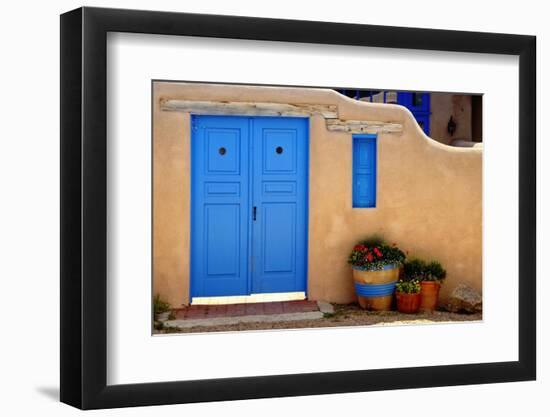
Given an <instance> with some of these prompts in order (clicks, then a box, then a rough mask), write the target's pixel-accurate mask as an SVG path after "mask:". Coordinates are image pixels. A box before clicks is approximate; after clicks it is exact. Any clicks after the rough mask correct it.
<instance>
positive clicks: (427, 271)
mask: <svg viewBox="0 0 550 417" xmlns="http://www.w3.org/2000/svg"><path fill="white" fill-rule="evenodd" d="M446 276H447V271H445V269H444V268H443V266H442V265H441V264H440V263H439V262H437V261H431V262H429V263H426V262H425V261H423V260H422V259H417V258H414V259H411V260H409V261H407V262H405V263H404V264H403V279H404V280H405V281H411V280H418V281H439V282H441V281H443V280H444V279H445V277H446Z"/></svg>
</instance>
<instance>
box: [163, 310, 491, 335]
mask: <svg viewBox="0 0 550 417" xmlns="http://www.w3.org/2000/svg"><path fill="white" fill-rule="evenodd" d="M481 319H482V315H481V314H456V313H449V312H447V311H434V312H433V313H418V314H402V313H399V312H397V311H384V312H375V311H365V310H363V309H361V308H360V307H359V306H358V305H357V304H346V305H338V304H336V305H334V313H333V314H325V316H324V318H322V319H318V320H300V321H286V322H274V323H239V324H231V325H223V326H200V327H193V328H188V329H178V328H174V327H170V328H163V329H157V330H156V331H155V333H156V334H166V333H204V332H234V331H241V330H245V331H250V330H272V329H304V328H314V327H348V326H372V325H403V324H426V323H433V322H463V321H480V320H481Z"/></svg>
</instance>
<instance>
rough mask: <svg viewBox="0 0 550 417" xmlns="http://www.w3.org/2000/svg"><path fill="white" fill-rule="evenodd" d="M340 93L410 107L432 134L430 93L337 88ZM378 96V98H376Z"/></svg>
mask: <svg viewBox="0 0 550 417" xmlns="http://www.w3.org/2000/svg"><path fill="white" fill-rule="evenodd" d="M336 91H338V92H339V93H340V94H343V95H345V96H347V97H350V98H354V99H355V100H362V101H367V102H377V103H392V104H400V105H401V106H405V107H406V108H408V109H409V110H410V111H411V113H412V114H413V116H414V118H415V119H416V121H417V122H418V125H419V126H420V128H421V129H422V130H423V131H424V133H425V134H426V135H428V136H429V135H430V114H431V110H430V93H423V92H408V91H393V92H391V94H390V92H388V91H383V90H358V89H345V90H344V89H341V90H336ZM376 97H378V98H376Z"/></svg>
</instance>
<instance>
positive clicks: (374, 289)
mask: <svg viewBox="0 0 550 417" xmlns="http://www.w3.org/2000/svg"><path fill="white" fill-rule="evenodd" d="M352 268H353V281H354V284H355V293H356V294H357V299H358V301H359V305H360V306H361V307H362V308H365V309H369V310H376V311H389V310H391V306H392V301H393V293H394V292H395V284H397V280H398V278H399V268H400V265H399V264H391V265H385V266H384V267H383V268H382V269H380V270H369V269H365V268H359V267H355V266H353V267H352Z"/></svg>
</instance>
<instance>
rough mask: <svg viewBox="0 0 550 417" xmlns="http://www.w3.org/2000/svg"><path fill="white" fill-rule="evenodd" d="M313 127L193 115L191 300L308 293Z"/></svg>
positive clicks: (297, 121)
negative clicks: (309, 160) (309, 153)
mask: <svg viewBox="0 0 550 417" xmlns="http://www.w3.org/2000/svg"><path fill="white" fill-rule="evenodd" d="M308 125H309V123H308V119H304V118H286V117H240V116H192V121H191V129H192V135H191V297H212V296H230V295H249V294H256V293H275V292H295V291H304V292H305V291H306V276H307V271H306V268H307V262H306V261H307V213H308V207H307V201H308V198H307V189H308V185H307V182H308V143H309V135H308Z"/></svg>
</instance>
